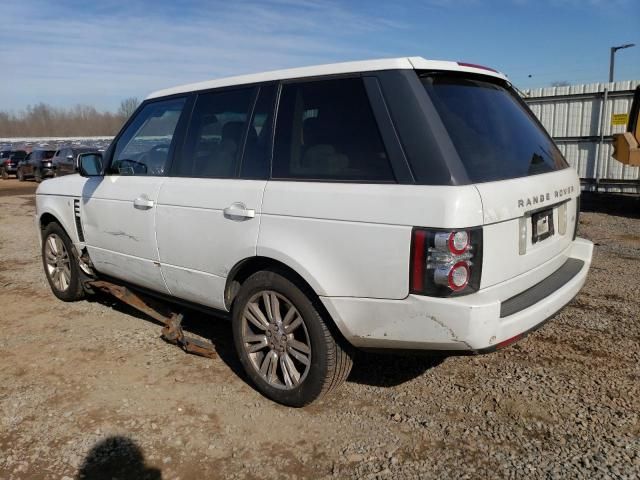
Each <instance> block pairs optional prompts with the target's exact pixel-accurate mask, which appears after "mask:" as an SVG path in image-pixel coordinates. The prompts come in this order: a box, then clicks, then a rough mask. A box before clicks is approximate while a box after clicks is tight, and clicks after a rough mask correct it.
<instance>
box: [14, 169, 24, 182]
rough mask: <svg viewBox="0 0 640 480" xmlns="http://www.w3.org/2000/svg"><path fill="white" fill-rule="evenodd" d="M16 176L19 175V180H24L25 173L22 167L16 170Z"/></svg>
mask: <svg viewBox="0 0 640 480" xmlns="http://www.w3.org/2000/svg"><path fill="white" fill-rule="evenodd" d="M16 177H18V181H19V182H24V173H22V168H18V171H17V172H16Z"/></svg>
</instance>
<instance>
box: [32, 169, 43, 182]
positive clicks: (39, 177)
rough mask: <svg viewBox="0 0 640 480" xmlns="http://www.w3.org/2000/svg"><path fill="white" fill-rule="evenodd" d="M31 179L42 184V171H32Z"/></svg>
mask: <svg viewBox="0 0 640 480" xmlns="http://www.w3.org/2000/svg"><path fill="white" fill-rule="evenodd" d="M33 177H34V178H35V180H36V182H37V183H40V182H42V170H40V169H39V168H36V169H35V170H34V171H33Z"/></svg>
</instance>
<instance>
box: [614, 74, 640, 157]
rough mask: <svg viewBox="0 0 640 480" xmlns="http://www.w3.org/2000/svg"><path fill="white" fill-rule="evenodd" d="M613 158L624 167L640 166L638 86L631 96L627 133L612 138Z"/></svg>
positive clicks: (639, 102) (639, 95) (639, 88)
mask: <svg viewBox="0 0 640 480" xmlns="http://www.w3.org/2000/svg"><path fill="white" fill-rule="evenodd" d="M613 158H615V159H616V160H618V161H619V162H620V163H624V164H625V165H632V166H636V167H637V166H640V86H639V87H638V88H636V91H635V94H634V95H633V103H632V104H631V111H630V112H629V122H628V123H627V131H626V132H625V133H618V134H616V135H614V136H613Z"/></svg>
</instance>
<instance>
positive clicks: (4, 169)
mask: <svg viewBox="0 0 640 480" xmlns="http://www.w3.org/2000/svg"><path fill="white" fill-rule="evenodd" d="M2 179H3V180H8V179H9V174H8V173H7V170H6V168H2Z"/></svg>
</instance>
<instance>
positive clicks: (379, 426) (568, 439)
mask: <svg viewBox="0 0 640 480" xmlns="http://www.w3.org/2000/svg"><path fill="white" fill-rule="evenodd" d="M35 186H36V184H35V183H33V182H26V183H18V182H17V181H16V180H8V181H1V180H0V262H1V263H0V479H7V480H8V479H21V478H25V479H26V478H52V479H53V478H56V479H58V478H64V479H67V480H68V479H70V478H106V479H111V478H119V479H122V478H136V479H139V478H152V479H158V478H163V479H176V478H181V479H190V478H197V479H203V478H213V479H215V478H238V479H240V478H304V477H312V478H329V477H332V478H352V477H357V478H381V479H384V478H488V477H491V478H494V477H508V478H523V477H529V478H530V477H541V478H638V477H640V422H639V420H640V418H639V417H640V362H639V361H640V282H639V278H640V204H639V203H638V202H637V201H634V200H628V199H622V198H618V197H615V196H608V197H603V198H601V199H598V200H597V201H593V200H592V201H591V202H586V201H585V202H583V205H584V206H585V207H586V209H587V210H588V211H587V212H585V213H583V215H582V217H581V218H582V220H581V224H580V234H581V235H582V236H585V237H587V238H590V239H591V240H593V241H594V242H595V243H596V247H595V257H594V263H593V266H592V269H591V272H590V276H589V279H588V281H587V285H586V287H585V288H584V290H583V291H582V292H581V293H580V294H579V295H578V297H576V299H575V300H574V301H573V302H572V303H571V304H570V305H569V306H568V307H567V308H566V309H564V310H563V311H562V312H561V313H560V314H559V315H557V316H556V317H555V318H554V319H553V320H552V321H551V322H549V323H547V324H546V325H545V326H544V327H543V328H542V329H540V330H538V331H537V332H535V333H534V334H531V335H530V336H528V337H527V338H526V339H524V340H523V341H521V342H519V343H518V344H516V345H514V346H511V347H509V348H507V349H504V350H502V351H499V352H497V353H493V354H490V355H485V356H479V357H449V358H445V359H435V358H432V357H427V356H421V357H400V356H384V355H373V354H359V355H358V356H357V358H356V364H355V367H354V370H353V372H352V374H351V376H350V377H349V379H348V381H347V382H346V384H345V385H344V386H343V387H342V388H341V389H340V390H339V391H338V392H336V393H335V394H334V395H332V396H330V397H329V398H326V399H325V400H323V401H321V402H320V403H318V404H315V405H312V406H311V407H308V408H304V409H289V408H285V407H281V406H279V405H276V404H274V403H272V402H270V401H269V400H267V399H265V398H264V397H262V396H261V395H260V394H259V393H257V392H256V391H255V390H254V389H253V388H252V387H251V386H250V385H249V384H248V383H247V381H246V379H245V376H244V374H243V373H242V372H241V369H240V365H239V363H238V361H237V360H236V358H235V354H234V352H233V347H232V342H231V329H230V325H229V324H228V323H226V322H225V321H221V320H216V319H211V318H206V317H204V316H203V315H201V314H192V315H191V316H190V317H189V322H188V324H187V330H189V331H191V332H195V333H198V334H200V335H202V336H204V337H206V338H208V339H210V340H211V341H212V342H213V343H214V345H215V347H216V351H217V357H216V358H215V359H206V358H201V357H195V356H191V355H187V354H185V353H184V352H182V351H181V350H180V349H178V348H177V347H175V346H173V345H170V344H167V343H165V342H164V341H163V340H161V339H160V326H159V325H158V324H157V323H155V322H154V321H152V320H150V319H148V318H145V317H144V316H142V315H139V314H137V313H135V312H134V311H132V310H131V309H129V308H127V307H124V306H122V305H119V304H117V303H113V302H110V301H109V300H108V299H107V298H104V297H102V298H98V299H90V300H88V301H81V302H77V303H63V302H61V301H59V300H57V299H56V298H55V297H54V296H53V295H52V294H51V293H50V291H49V287H48V285H47V283H46V280H45V277H44V274H43V272H42V265H41V261H40V252H39V247H38V240H37V232H36V230H35V227H34V223H33V215H34V213H35V211H34V191H35Z"/></svg>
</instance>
